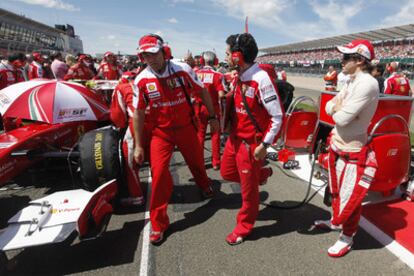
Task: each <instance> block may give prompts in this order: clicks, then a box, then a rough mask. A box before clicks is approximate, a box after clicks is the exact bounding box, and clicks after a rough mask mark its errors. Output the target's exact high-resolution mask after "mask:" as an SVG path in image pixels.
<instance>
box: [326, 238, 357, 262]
mask: <svg viewBox="0 0 414 276" xmlns="http://www.w3.org/2000/svg"><path fill="white" fill-rule="evenodd" d="M353 243H354V240H353V239H352V237H349V236H345V235H344V234H341V235H340V236H339V239H338V240H337V242H336V243H335V244H334V245H333V246H331V247H330V248H329V249H328V255H329V256H330V257H333V258H339V257H342V256H345V255H346V254H347V253H348V252H349V251H351V249H352V244H353Z"/></svg>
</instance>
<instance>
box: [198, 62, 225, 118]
mask: <svg viewBox="0 0 414 276" xmlns="http://www.w3.org/2000/svg"><path fill="white" fill-rule="evenodd" d="M196 74H197V78H198V80H199V81H201V82H202V83H203V84H204V87H205V88H206V89H207V90H208V92H209V93H210V97H211V100H212V101H213V105H214V109H215V110H216V113H217V111H218V110H220V105H219V94H218V92H219V91H224V86H223V74H222V73H219V72H217V71H215V70H214V69H213V68H211V67H210V66H205V67H203V68H202V69H199V70H198V71H196ZM195 100H196V101H197V102H198V103H202V101H201V98H200V97H199V96H195Z"/></svg>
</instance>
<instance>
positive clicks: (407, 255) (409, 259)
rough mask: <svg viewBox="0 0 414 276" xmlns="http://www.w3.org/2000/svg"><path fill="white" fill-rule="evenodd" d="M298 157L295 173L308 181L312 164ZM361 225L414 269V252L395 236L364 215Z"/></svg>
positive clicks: (319, 192) (305, 157) (306, 158)
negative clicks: (297, 167) (385, 231)
mask: <svg viewBox="0 0 414 276" xmlns="http://www.w3.org/2000/svg"><path fill="white" fill-rule="evenodd" d="M296 159H297V160H299V162H300V165H301V168H300V169H298V170H292V172H293V173H294V174H296V175H297V176H298V177H299V178H301V179H302V180H304V181H306V182H308V181H309V176H310V165H309V166H308V163H309V161H308V157H307V156H301V155H296ZM312 181H318V180H317V179H315V178H313V180H312ZM312 189H313V190H316V191H317V192H318V194H320V195H321V196H324V191H325V189H322V190H321V189H320V190H319V191H318V190H317V189H315V187H312ZM359 225H360V226H361V227H362V229H364V230H365V231H366V232H367V233H368V234H370V235H371V236H372V237H374V238H375V239H376V240H377V241H378V242H380V243H381V244H382V245H384V247H385V248H387V249H388V250H389V251H390V252H391V253H392V254H394V255H395V256H396V257H397V258H399V259H400V260H401V261H402V262H404V263H405V264H407V265H408V266H409V267H410V268H411V269H413V270H414V254H413V253H411V252H410V251H409V250H407V249H406V248H405V247H404V246H402V245H401V244H400V243H398V242H397V241H395V240H394V239H393V238H391V237H390V236H388V235H387V234H385V233H384V232H383V231H381V229H379V228H378V227H376V226H375V225H374V224H372V223H371V222H370V221H369V220H368V219H366V218H365V217H364V216H361V220H360V222H359Z"/></svg>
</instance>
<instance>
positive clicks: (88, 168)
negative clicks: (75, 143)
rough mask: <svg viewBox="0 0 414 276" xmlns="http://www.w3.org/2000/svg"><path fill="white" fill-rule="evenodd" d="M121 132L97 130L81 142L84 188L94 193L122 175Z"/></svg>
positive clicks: (108, 129)
mask: <svg viewBox="0 0 414 276" xmlns="http://www.w3.org/2000/svg"><path fill="white" fill-rule="evenodd" d="M119 142H120V135H119V132H118V131H116V130H115V129H113V128H111V127H106V128H101V129H95V130H92V131H90V132H87V133H86V134H85V135H83V136H82V137H81V139H80V141H79V152H80V157H79V166H80V175H81V179H82V186H83V188H85V189H86V190H89V191H94V190H95V189H96V188H98V187H99V186H100V185H102V184H103V183H105V182H107V181H109V180H111V179H114V178H117V179H119V176H120V175H121V164H120V155H119Z"/></svg>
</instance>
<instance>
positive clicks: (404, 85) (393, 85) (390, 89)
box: [384, 73, 411, 96]
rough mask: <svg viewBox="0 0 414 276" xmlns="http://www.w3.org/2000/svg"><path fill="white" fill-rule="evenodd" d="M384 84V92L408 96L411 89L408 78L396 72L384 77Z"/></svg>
mask: <svg viewBox="0 0 414 276" xmlns="http://www.w3.org/2000/svg"><path fill="white" fill-rule="evenodd" d="M384 86H385V88H384V94H392V95H399V96H409V93H410V90H411V87H410V82H409V81H408V79H407V78H406V77H404V76H401V75H400V74H397V73H393V74H392V75H391V76H390V77H389V78H388V79H386V80H385V84H384Z"/></svg>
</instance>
